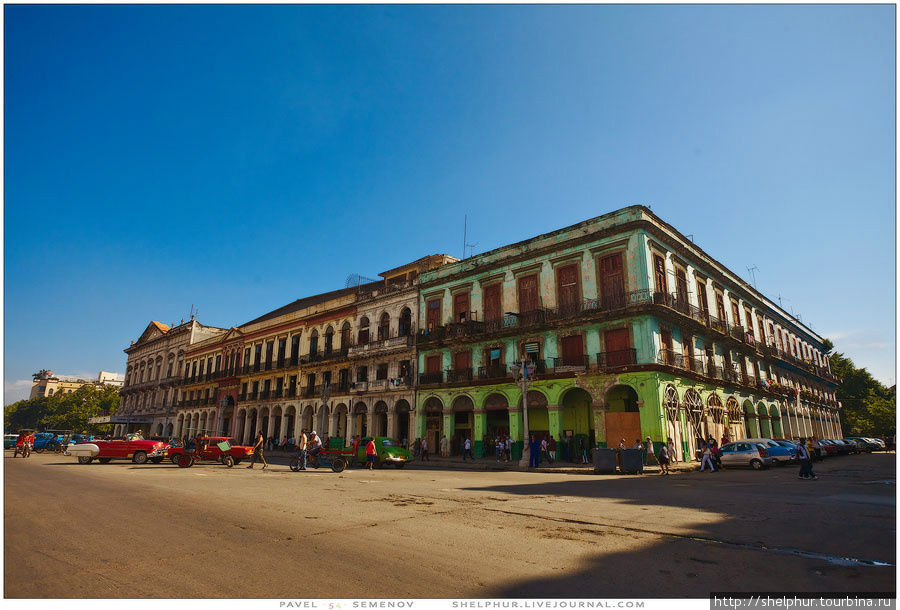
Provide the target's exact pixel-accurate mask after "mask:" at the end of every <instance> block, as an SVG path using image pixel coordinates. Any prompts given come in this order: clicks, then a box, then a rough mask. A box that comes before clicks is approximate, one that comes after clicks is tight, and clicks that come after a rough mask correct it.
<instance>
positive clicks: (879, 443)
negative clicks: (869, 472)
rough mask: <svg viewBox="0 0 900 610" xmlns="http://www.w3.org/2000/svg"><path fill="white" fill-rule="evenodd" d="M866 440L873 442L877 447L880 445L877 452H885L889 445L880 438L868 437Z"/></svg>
mask: <svg viewBox="0 0 900 610" xmlns="http://www.w3.org/2000/svg"><path fill="white" fill-rule="evenodd" d="M866 440H867V441H871V442H873V443H875V444H876V445H878V449H876V451H884V450H885V449H886V448H887V444H886V443H885V442H884V441H883V440H881V439H880V438H872V437H869V436H867V437H866Z"/></svg>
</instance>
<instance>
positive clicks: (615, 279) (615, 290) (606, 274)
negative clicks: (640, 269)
mask: <svg viewBox="0 0 900 610" xmlns="http://www.w3.org/2000/svg"><path fill="white" fill-rule="evenodd" d="M600 299H601V301H602V304H603V308H604V309H614V308H617V307H624V306H625V273H624V272H623V270H622V254H621V253H618V254H610V255H609V256H604V257H603V258H601V259H600Z"/></svg>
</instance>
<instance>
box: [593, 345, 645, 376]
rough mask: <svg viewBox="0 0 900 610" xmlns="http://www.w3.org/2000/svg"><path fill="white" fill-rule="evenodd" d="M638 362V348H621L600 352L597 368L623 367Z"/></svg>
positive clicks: (602, 369)
mask: <svg viewBox="0 0 900 610" xmlns="http://www.w3.org/2000/svg"><path fill="white" fill-rule="evenodd" d="M633 364H637V350H636V349H634V348H631V349H620V350H614V351H611V352H599V353H598V354H597V368H598V369H599V370H601V371H608V370H611V369H617V368H621V367H623V366H630V365H633Z"/></svg>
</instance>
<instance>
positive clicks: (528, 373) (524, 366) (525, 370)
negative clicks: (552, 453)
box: [510, 360, 534, 467]
mask: <svg viewBox="0 0 900 610" xmlns="http://www.w3.org/2000/svg"><path fill="white" fill-rule="evenodd" d="M530 364H531V363H530V362H528V361H527V360H523V361H522V362H520V363H517V364H512V365H510V369H512V372H513V376H514V377H515V379H516V382H517V383H518V384H519V387H520V388H521V390H522V428H523V430H522V431H523V436H522V438H523V439H524V443H523V445H522V459H520V460H519V466H521V467H527V466H528V465H529V464H530V457H531V444H530V442H529V441H530V440H531V439H530V434H529V432H528V386H530V385H531V377H532V375H533V374H534V367H533V366H529V365H530Z"/></svg>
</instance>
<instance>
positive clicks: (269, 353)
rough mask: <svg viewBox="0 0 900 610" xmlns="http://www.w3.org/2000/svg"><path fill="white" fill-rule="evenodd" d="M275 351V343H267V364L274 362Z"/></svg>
mask: <svg viewBox="0 0 900 610" xmlns="http://www.w3.org/2000/svg"><path fill="white" fill-rule="evenodd" d="M274 349H275V342H274V341H269V342H268V343H266V362H267V363H269V362H272V352H273V351H274Z"/></svg>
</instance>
